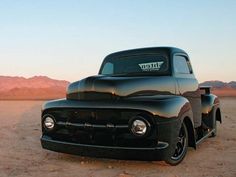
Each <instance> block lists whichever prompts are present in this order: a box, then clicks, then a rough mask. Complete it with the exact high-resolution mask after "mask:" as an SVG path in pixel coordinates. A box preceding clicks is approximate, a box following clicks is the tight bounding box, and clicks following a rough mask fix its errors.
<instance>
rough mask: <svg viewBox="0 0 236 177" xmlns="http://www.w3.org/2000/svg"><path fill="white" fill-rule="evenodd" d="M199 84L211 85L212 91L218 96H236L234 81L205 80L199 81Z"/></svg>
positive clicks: (235, 83) (235, 82)
mask: <svg viewBox="0 0 236 177" xmlns="http://www.w3.org/2000/svg"><path fill="white" fill-rule="evenodd" d="M200 86H211V87H212V93H214V94H215V95H218V96H225V97H231V96H233V97H236V81H231V82H222V81H206V82H203V83H201V84H200Z"/></svg>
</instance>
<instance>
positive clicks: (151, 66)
mask: <svg viewBox="0 0 236 177" xmlns="http://www.w3.org/2000/svg"><path fill="white" fill-rule="evenodd" d="M163 63H164V62H163V61H159V62H151V63H140V64H139V66H140V68H141V70H142V71H159V70H160V68H161V66H162V64H163Z"/></svg>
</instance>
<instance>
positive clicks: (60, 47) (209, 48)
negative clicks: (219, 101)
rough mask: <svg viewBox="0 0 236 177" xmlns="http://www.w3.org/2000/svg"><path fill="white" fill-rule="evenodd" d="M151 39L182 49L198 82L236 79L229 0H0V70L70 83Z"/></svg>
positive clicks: (234, 13) (235, 17)
mask: <svg viewBox="0 0 236 177" xmlns="http://www.w3.org/2000/svg"><path fill="white" fill-rule="evenodd" d="M155 46H174V47H178V48H182V49H184V50H185V51H186V52H187V53H188V54H189V56H190V59H191V63H192V65H193V69H194V73H195V75H196V77H197V78H198V80H199V82H202V81H205V80H222V81H226V82H228V81H232V80H236V67H235V66H236V1H235V0H198V1H195V0H181V1H177V0H176V1H166V0H148V1H147V0H136V1H134V0H119V1H117V0H99V1H95V0H84V1H81V0H64V1H60V0H40V1H32V0H11V1H9V0H0V75H5V76H23V77H32V76H35V75H43V76H49V77H51V78H55V79H60V80H68V81H71V82H73V81H76V80H80V79H82V78H84V77H87V76H90V75H96V74H97V73H98V70H99V67H100V64H101V63H102V60H103V59H104V57H105V56H106V55H108V54H110V53H113V52H116V51H120V50H127V49H133V48H143V47H155Z"/></svg>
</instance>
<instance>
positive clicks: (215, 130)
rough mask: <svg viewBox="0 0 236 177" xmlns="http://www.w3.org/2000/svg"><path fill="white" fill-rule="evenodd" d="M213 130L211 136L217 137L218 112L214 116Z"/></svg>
mask: <svg viewBox="0 0 236 177" xmlns="http://www.w3.org/2000/svg"><path fill="white" fill-rule="evenodd" d="M212 121H213V130H214V131H213V132H212V133H211V137H215V136H216V134H217V121H216V114H215V115H214V117H213V120H212Z"/></svg>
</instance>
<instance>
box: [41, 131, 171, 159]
mask: <svg viewBox="0 0 236 177" xmlns="http://www.w3.org/2000/svg"><path fill="white" fill-rule="evenodd" d="M41 145H42V147H43V148H44V149H48V150H52V151H56V152H63V153H68V154H75V155H81V156H88V157H102V158H113V159H124V160H165V159H166V156H167V155H168V154H169V153H168V151H169V144H168V143H165V142H158V144H157V146H156V147H153V148H135V147H132V148H131V147H115V146H100V145H86V144H78V143H71V142H65V141H58V140H53V139H52V138H50V137H49V136H47V135H43V136H42V137H41Z"/></svg>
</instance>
